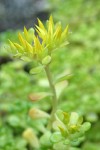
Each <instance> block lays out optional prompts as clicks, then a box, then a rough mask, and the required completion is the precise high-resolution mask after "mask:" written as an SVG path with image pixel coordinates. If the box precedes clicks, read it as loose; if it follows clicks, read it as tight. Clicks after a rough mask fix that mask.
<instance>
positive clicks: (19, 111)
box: [0, 0, 100, 150]
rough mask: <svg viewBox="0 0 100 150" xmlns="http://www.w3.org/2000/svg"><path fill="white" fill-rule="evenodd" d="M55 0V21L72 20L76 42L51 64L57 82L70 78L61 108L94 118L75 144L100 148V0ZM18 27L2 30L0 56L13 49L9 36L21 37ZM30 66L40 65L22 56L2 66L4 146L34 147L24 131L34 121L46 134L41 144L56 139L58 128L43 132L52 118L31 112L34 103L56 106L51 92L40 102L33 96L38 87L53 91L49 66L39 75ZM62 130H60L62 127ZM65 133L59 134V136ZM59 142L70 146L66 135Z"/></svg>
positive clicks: (0, 139)
mask: <svg viewBox="0 0 100 150" xmlns="http://www.w3.org/2000/svg"><path fill="white" fill-rule="evenodd" d="M50 2H52V4H51V5H52V8H54V9H52V10H54V11H53V12H52V14H53V16H54V21H55V20H57V21H58V20H61V22H62V24H63V26H65V25H66V24H68V23H69V28H70V31H71V34H70V40H69V41H70V43H71V44H69V46H68V47H66V48H61V50H59V51H58V52H57V53H56V54H55V53H54V56H53V58H52V60H53V63H52V65H51V69H52V72H54V78H55V80H54V82H56V83H57V82H60V81H62V80H63V79H64V80H67V89H66V90H64V92H63V94H64V95H61V97H60V98H61V99H62V102H61V101H59V109H62V110H63V111H65V112H72V111H74V112H78V113H79V114H80V115H83V116H84V119H85V120H86V121H90V122H92V127H91V129H90V130H89V131H88V132H87V133H86V137H85V139H84V138H83V139H81V140H82V143H81V145H80V144H79V143H80V142H79V143H77V142H76V141H75V142H76V143H73V145H74V144H75V145H77V144H79V146H78V147H79V148H74V147H71V148H70V150H80V149H82V150H99V149H100V144H99V141H100V134H99V131H100V121H98V120H99V119H100V92H99V91H100V86H99V85H100V71H99V70H100V42H99V39H100V34H99V33H98V31H99V26H100V25H99V16H100V15H99V6H100V2H99V0H97V1H93V0H91V1H90V0H87V1H85V0H84V1H83V0H71V1H60V0H52V1H50ZM17 32H18V31H16V32H15V31H7V32H5V33H2V34H1V33H0V57H1V56H10V55H11V54H10V53H8V52H7V51H6V50H5V47H7V43H6V42H7V40H8V39H11V40H14V41H16V40H17ZM24 60H25V58H24ZM26 66H28V70H29V69H30V68H34V67H35V66H36V65H35V63H34V64H31V63H27V64H26V63H23V62H22V61H21V62H20V61H18V60H16V61H12V62H9V63H7V64H3V65H2V66H1V68H0V150H3V149H4V150H27V149H31V148H32V147H31V146H30V145H29V144H28V143H27V141H26V140H25V139H23V138H22V133H23V132H24V130H26V129H27V128H28V127H31V128H34V130H35V133H36V135H37V136H38V137H40V143H41V148H40V150H47V147H49V149H52V146H51V145H52V142H51V141H50V140H49V139H50V137H51V134H52V133H50V132H49V133H47V132H46V133H47V134H46V135H45V134H44V135H42V136H43V137H42V136H41V133H42V134H43V133H44V132H45V125H46V120H33V121H32V120H31V119H30V117H28V110H29V109H30V108H32V107H38V108H39V109H42V110H45V111H47V112H50V109H51V102H50V98H49V96H47V97H44V98H43V99H44V100H42V98H41V101H39V102H38V101H37V102H35V103H34V102H33V103H31V102H30V100H29V98H28V97H30V95H31V94H32V95H34V93H33V92H35V94H36V93H37V92H40V91H42V92H44V91H47V92H48V91H49V88H48V83H47V81H46V80H45V79H44V73H43V72H42V73H41V74H39V75H38V76H34V75H29V74H28V72H26V71H25V69H24V68H25V67H26ZM55 68H57V69H55ZM63 72H64V73H63ZM58 74H59V76H58V77H57V75H58ZM37 84H38V86H36V85H37ZM31 101H32V100H31ZM33 101H34V100H33ZM56 135H59V133H58V131H57V134H56ZM56 135H54V136H56ZM60 135H61V134H60ZM60 135H59V137H57V138H58V140H59V139H60ZM48 137H49V138H48ZM61 138H62V137H61ZM15 143H16V144H15ZM59 143H60V144H59ZM59 143H55V144H54V147H53V148H54V149H57V150H63V149H66V146H65V145H64V143H62V141H61V142H59ZM68 143H69V141H68V140H66V141H65V144H68Z"/></svg>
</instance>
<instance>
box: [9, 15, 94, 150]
mask: <svg viewBox="0 0 100 150" xmlns="http://www.w3.org/2000/svg"><path fill="white" fill-rule="evenodd" d="M67 36H68V25H67V26H66V27H65V29H63V28H62V25H61V23H60V22H58V23H56V24H54V21H53V17H52V16H50V18H49V20H47V22H46V25H43V23H42V22H41V21H40V20H39V19H38V25H36V26H35V29H34V28H30V29H29V30H27V29H26V27H24V32H22V33H19V34H18V40H19V42H13V41H10V40H9V44H10V50H11V53H13V55H14V56H15V57H17V58H20V59H22V60H24V61H36V62H37V66H36V67H35V68H32V69H31V70H30V73H31V74H33V75H35V74H37V73H41V71H42V70H44V71H45V74H46V76H47V80H48V83H49V86H50V91H51V92H49V96H50V97H51V100H52V106H51V108H52V109H51V113H50V114H49V113H47V112H44V111H43V110H40V109H38V108H31V109H30V110H29V116H30V117H31V118H32V121H34V120H36V119H37V120H38V119H42V118H45V119H46V127H45V131H44V132H43V134H42V135H41V136H38V135H37V134H36V133H35V132H34V129H32V128H28V129H26V130H25V131H24V133H23V137H24V138H25V139H26V141H27V142H28V143H29V144H30V145H31V146H32V147H33V149H34V150H74V149H77V148H75V147H77V146H78V145H79V144H80V143H81V142H82V141H84V138H85V132H86V131H87V130H88V129H89V128H90V126H91V125H90V123H89V122H83V117H82V116H80V115H79V114H78V113H76V112H71V113H67V112H64V111H63V110H59V109H58V101H59V95H60V93H61V92H62V90H63V89H64V88H65V87H66V85H67V81H66V78H67V75H59V78H58V80H57V81H58V82H57V81H56V82H57V83H55V80H54V79H53V77H52V73H51V70H50V65H51V62H52V61H53V59H52V55H53V53H54V52H57V51H58V50H59V49H60V48H62V47H64V46H66V45H67V44H68V40H67ZM58 88H60V90H59V91H57V89H58ZM47 95H48V93H46V92H44V93H42V92H40V93H38V94H36V95H34V100H35V98H36V99H43V98H44V97H45V96H47ZM66 103H67V102H66Z"/></svg>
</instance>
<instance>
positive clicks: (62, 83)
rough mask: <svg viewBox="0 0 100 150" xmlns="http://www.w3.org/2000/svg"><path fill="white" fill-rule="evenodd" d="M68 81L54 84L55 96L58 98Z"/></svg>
mask: <svg viewBox="0 0 100 150" xmlns="http://www.w3.org/2000/svg"><path fill="white" fill-rule="evenodd" d="M67 85H68V82H67V81H61V82H58V83H57V84H55V88H56V93H57V97H58V98H59V97H60V95H61V93H62V92H63V90H64V89H65V88H66V87H67Z"/></svg>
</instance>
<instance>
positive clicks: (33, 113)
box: [29, 108, 49, 119]
mask: <svg viewBox="0 0 100 150" xmlns="http://www.w3.org/2000/svg"><path fill="white" fill-rule="evenodd" d="M29 116H30V117H31V118H32V119H40V118H49V115H48V114H47V113H46V112H44V111H42V110H39V109H37V108H31V109H30V111H29Z"/></svg>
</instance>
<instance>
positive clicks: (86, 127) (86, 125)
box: [80, 122, 91, 132]
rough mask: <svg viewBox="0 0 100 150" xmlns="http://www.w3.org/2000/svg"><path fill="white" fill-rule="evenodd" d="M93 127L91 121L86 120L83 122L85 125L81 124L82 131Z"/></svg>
mask: <svg viewBox="0 0 100 150" xmlns="http://www.w3.org/2000/svg"><path fill="white" fill-rule="evenodd" d="M90 127H91V123H90V122H85V123H83V125H82V126H81V129H80V130H81V131H83V132H86V131H88V130H89V129H90Z"/></svg>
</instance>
